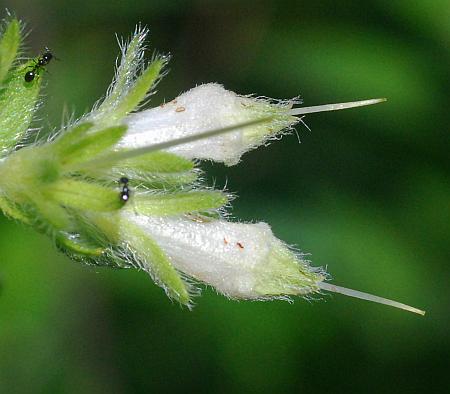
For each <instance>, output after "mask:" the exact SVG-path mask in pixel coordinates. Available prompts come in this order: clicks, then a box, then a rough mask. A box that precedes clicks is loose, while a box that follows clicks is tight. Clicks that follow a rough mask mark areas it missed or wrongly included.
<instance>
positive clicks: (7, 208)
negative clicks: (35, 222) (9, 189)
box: [0, 196, 30, 224]
mask: <svg viewBox="0 0 450 394" xmlns="http://www.w3.org/2000/svg"><path fill="white" fill-rule="evenodd" d="M0 209H1V210H2V211H3V213H4V214H5V215H6V216H9V217H10V218H12V219H16V220H18V221H20V222H23V223H26V224H30V220H29V219H28V217H27V216H26V215H25V214H24V212H22V210H21V209H20V208H19V207H18V206H17V205H16V204H14V203H13V202H12V201H11V200H10V199H8V198H7V197H5V196H0Z"/></svg>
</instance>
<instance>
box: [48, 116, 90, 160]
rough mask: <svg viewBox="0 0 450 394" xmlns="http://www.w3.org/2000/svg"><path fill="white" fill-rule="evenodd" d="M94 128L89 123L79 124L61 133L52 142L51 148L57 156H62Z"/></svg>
mask: <svg viewBox="0 0 450 394" xmlns="http://www.w3.org/2000/svg"><path fill="white" fill-rule="evenodd" d="M93 126H94V124H93V123H91V122H84V123H79V124H77V125H75V126H73V127H72V128H70V129H69V130H66V131H63V132H62V133H61V134H59V135H58V137H57V138H56V139H55V140H54V141H53V142H52V144H51V146H53V149H55V151H56V152H57V153H58V154H59V155H64V154H65V153H66V152H67V151H70V149H71V148H72V146H73V145H76V144H77V143H79V142H80V140H81V139H83V138H85V137H86V134H87V132H88V131H89V130H91V129H92V127H93Z"/></svg>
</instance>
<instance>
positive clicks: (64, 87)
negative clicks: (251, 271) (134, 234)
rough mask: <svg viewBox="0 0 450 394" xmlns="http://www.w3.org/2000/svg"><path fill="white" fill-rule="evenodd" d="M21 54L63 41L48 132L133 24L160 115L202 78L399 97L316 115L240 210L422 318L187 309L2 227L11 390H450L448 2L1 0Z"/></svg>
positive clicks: (255, 167)
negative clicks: (166, 103) (159, 60)
mask: <svg viewBox="0 0 450 394" xmlns="http://www.w3.org/2000/svg"><path fill="white" fill-rule="evenodd" d="M0 6H1V7H2V8H3V9H4V8H8V9H9V10H10V11H12V12H14V13H15V14H16V15H18V16H19V17H20V18H22V19H23V20H24V21H26V22H27V26H28V28H29V29H30V30H31V33H30V35H29V37H28V43H29V46H30V48H29V51H28V52H27V55H30V56H31V55H33V56H35V55H36V54H39V53H40V52H41V51H42V49H43V47H44V46H49V47H50V48H51V49H52V50H53V52H54V53H55V55H56V56H57V57H58V58H59V59H61V60H60V61H55V62H53V63H52V64H51V65H50V66H49V67H48V68H49V73H48V74H47V75H46V77H45V78H46V80H47V82H46V83H47V87H46V89H45V93H46V98H45V101H46V105H45V107H44V108H43V109H42V110H41V111H40V115H41V118H42V119H43V122H44V125H46V126H45V127H46V129H47V130H49V129H51V128H52V127H57V126H58V125H59V124H60V123H61V117H62V113H63V112H66V113H72V112H75V114H77V115H80V114H81V113H82V112H83V111H84V110H86V109H88V108H90V107H91V105H92V104H93V103H94V101H95V100H96V99H97V98H98V97H100V96H101V95H102V94H103V93H104V92H105V90H106V87H107V86H108V84H109V82H110V80H111V78H112V75H113V65H114V61H115V57H116V56H117V54H118V49H117V45H116V42H115V39H114V33H118V34H119V35H123V36H128V35H129V33H130V32H131V31H132V30H134V27H135V24H136V23H137V22H142V23H143V24H146V25H148V26H150V28H151V36H150V38H151V48H155V49H158V50H159V51H161V52H170V53H171V54H172V55H173V59H172V61H171V63H170V68H171V72H170V74H169V76H167V77H166V78H165V79H164V80H163V81H162V83H161V84H160V85H159V93H158V94H157V95H156V96H155V97H154V99H153V101H152V103H153V104H154V105H157V104H159V103H160V101H162V100H163V99H167V100H170V99H171V98H173V97H175V96H176V95H177V94H179V93H180V92H182V91H184V90H187V89H189V88H191V87H193V86H195V85H196V84H199V83H203V82H221V83H223V84H224V85H225V86H226V87H227V88H228V89H231V90H234V91H237V92H239V93H242V94H248V93H257V94H261V95H266V96H270V97H278V98H289V97H293V96H296V95H298V94H300V95H301V96H302V97H303V98H304V100H305V104H306V105H314V104H321V103H329V102H339V101H351V100H356V99H365V98H373V97H387V98H388V100H389V101H388V102H387V103H385V104H382V105H377V106H375V107H368V108H363V109H356V110H349V111H345V112H344V111H343V112H337V113H329V114H317V115H311V116H309V117H307V118H306V122H307V123H308V125H309V126H310V127H311V129H312V131H311V132H309V131H308V130H306V129H305V128H304V127H298V134H299V136H300V140H301V144H300V145H299V144H298V142H297V138H296V136H295V135H294V136H289V137H285V138H283V140H281V141H279V142H277V143H274V144H272V145H271V146H269V147H267V148H261V149H259V150H257V151H254V152H251V153H250V154H247V155H246V156H245V157H244V162H243V163H241V164H240V165H238V166H236V167H233V168H224V167H222V166H219V165H205V166H204V167H205V168H206V169H207V170H208V172H209V174H210V176H209V177H210V180H211V181H212V180H215V181H216V183H217V184H218V185H223V184H225V182H227V184H228V188H229V189H230V190H233V191H237V192H238V194H239V196H240V198H239V199H238V200H236V201H235V204H234V210H233V213H234V215H235V216H236V217H238V218H241V219H244V220H264V221H267V222H269V223H270V224H271V225H272V227H273V230H274V232H275V234H276V235H277V236H279V237H280V238H282V239H284V240H285V241H287V242H288V243H290V244H295V245H298V246H299V247H300V248H301V249H302V250H303V251H307V252H311V253H312V256H311V259H312V260H313V263H314V265H324V266H325V265H326V266H328V270H329V271H330V273H331V274H332V276H333V278H334V282H335V283H337V284H341V285H344V286H347V287H352V288H356V289H359V290H363V291H368V292H372V293H374V294H378V295H381V296H386V297H388V298H392V299H398V300H399V301H403V302H406V303H410V304H412V305H414V306H417V307H420V308H423V309H426V310H427V315H426V316H425V317H424V318H421V317H418V316H415V315H412V314H408V313H406V312H401V311H398V310H394V309H392V308H387V307H383V306H379V305H375V304H370V303H364V302H362V301H358V300H352V299H348V298H345V297H343V296H333V297H331V296H330V297H328V296H325V297H323V298H324V300H323V301H322V302H315V301H313V302H310V303H308V302H306V301H303V300H300V299H299V300H296V301H295V303H294V304H288V303H283V302H272V303H251V302H239V303H238V302H232V301H228V300H226V299H225V298H223V297H221V296H218V295H216V294H215V293H214V292H213V291H211V290H209V289H208V290H206V291H204V295H203V297H202V298H199V299H198V300H197V304H198V305H197V307H196V308H195V310H194V311H193V312H188V311H187V310H181V309H180V308H179V307H178V305H174V304H171V303H170V302H169V301H168V299H167V298H166V296H165V295H164V293H163V292H162V291H161V290H160V289H159V288H157V287H156V286H154V285H153V284H152V282H151V281H150V279H149V278H148V277H147V276H146V275H145V274H144V273H139V272H133V271H113V270H107V269H98V268H97V269H92V268H86V267H83V266H79V265H76V264H74V263H72V262H70V261H69V260H67V259H66V258H64V257H63V256H61V255H59V254H58V253H57V252H56V251H55V250H54V249H53V248H52V246H51V242H50V241H49V240H48V239H46V238H44V237H43V236H40V235H38V234H35V233H34V232H32V231H31V230H30V229H27V228H24V227H22V226H19V225H17V224H15V223H13V222H11V221H8V220H7V219H5V218H1V219H0V220H1V221H0V225H1V229H0V230H1V237H0V283H1V294H0V355H1V357H0V392H2V393H87V394H91V393H104V392H109V393H141V392H151V391H152V390H155V391H156V390H161V391H164V392H167V391H181V390H183V391H191V390H196V391H208V392H217V393H229V392H249V391H250V390H252V391H254V392H259V393H265V392H267V393H269V392H270V393H273V392H302V393H309V392H314V393H317V392H327V393H329V392H336V393H340V392H342V393H348V392H396V393H403V392H404V393H412V392H445V391H446V389H448V385H449V383H450V380H449V377H448V370H449V367H450V365H449V364H450V363H449V359H450V357H449V356H450V338H449V325H450V315H449V299H450V297H449V296H450V289H449V286H448V285H449V257H450V242H449V230H450V181H449V174H450V165H449V164H450V163H449V153H448V151H449V142H450V139H449V133H448V105H449V94H448V92H449V83H448V69H449V57H450V53H449V41H450V24H449V20H450V6H449V3H448V1H446V0H437V1H427V2H425V1H423V2H410V1H405V0H399V1H395V2H392V1H387V0H386V1H383V0H378V1H375V0H372V1H367V2H358V1H348V2H342V3H341V2H334V1H308V2H307V1H294V0H292V1H288V0H283V1H275V0H273V1H249V2H242V1H200V0H198V1H187V2H186V1H162V0H154V1H149V0H134V1H120V2H119V1H112V0H108V1H107V0H97V1H92V0H78V1H71V2H69V1H58V2H55V1H54V0H38V1H33V2H30V1H25V0H16V1H7V2H1V3H0Z"/></svg>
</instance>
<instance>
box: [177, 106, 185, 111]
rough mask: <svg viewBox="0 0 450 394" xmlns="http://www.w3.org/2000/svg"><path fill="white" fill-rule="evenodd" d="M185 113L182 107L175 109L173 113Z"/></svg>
mask: <svg viewBox="0 0 450 394" xmlns="http://www.w3.org/2000/svg"><path fill="white" fill-rule="evenodd" d="M184 111H186V108H184V107H177V109H176V110H175V112H184Z"/></svg>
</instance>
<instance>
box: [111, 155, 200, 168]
mask: <svg viewBox="0 0 450 394" xmlns="http://www.w3.org/2000/svg"><path fill="white" fill-rule="evenodd" d="M114 168H117V169H134V170H140V171H143V172H146V173H171V172H185V171H191V170H192V169H194V162H193V161H191V160H188V159H184V158H183V157H181V156H178V155H175V154H173V153H169V152H164V151H158V152H152V153H147V154H145V155H142V156H137V157H133V158H131V159H125V160H123V161H121V162H119V163H117V164H114Z"/></svg>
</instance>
